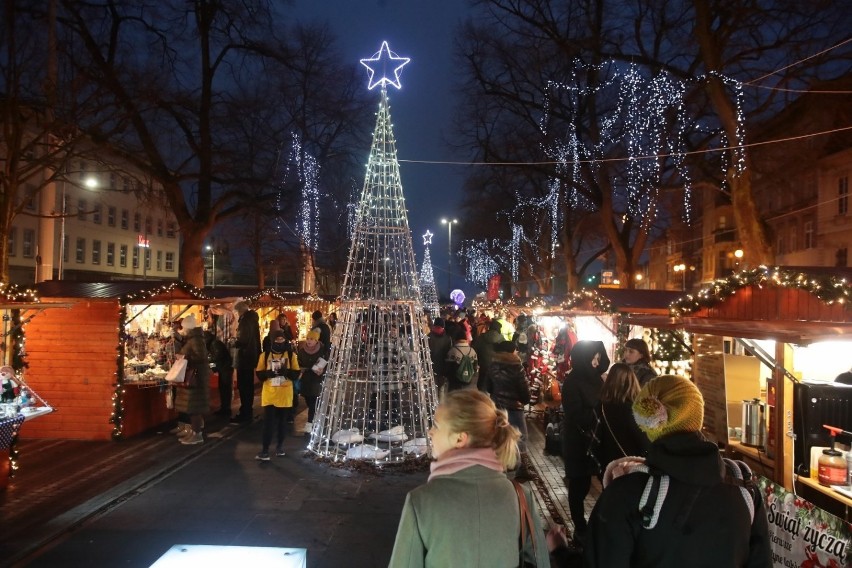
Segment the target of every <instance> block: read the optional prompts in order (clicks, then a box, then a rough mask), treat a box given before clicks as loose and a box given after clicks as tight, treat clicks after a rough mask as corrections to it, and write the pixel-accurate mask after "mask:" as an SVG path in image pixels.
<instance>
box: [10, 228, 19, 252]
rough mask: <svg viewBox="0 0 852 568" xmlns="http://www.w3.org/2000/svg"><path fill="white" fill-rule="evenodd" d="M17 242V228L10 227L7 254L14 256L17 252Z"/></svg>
mask: <svg viewBox="0 0 852 568" xmlns="http://www.w3.org/2000/svg"><path fill="white" fill-rule="evenodd" d="M17 244H18V228H17V227H12V228H11V229H9V242H8V247H9V256H15V255H17V254H18V252H17V249H18V247H17Z"/></svg>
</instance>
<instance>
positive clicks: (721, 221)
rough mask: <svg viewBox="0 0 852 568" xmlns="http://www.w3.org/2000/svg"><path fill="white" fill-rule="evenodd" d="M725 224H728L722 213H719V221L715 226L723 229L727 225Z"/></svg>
mask: <svg viewBox="0 0 852 568" xmlns="http://www.w3.org/2000/svg"><path fill="white" fill-rule="evenodd" d="M727 225H728V220H727V219H725V216H724V215H720V216H719V223H718V225H716V228H717V229H719V230H720V231H721V230H724V229H725V228H726V227H727Z"/></svg>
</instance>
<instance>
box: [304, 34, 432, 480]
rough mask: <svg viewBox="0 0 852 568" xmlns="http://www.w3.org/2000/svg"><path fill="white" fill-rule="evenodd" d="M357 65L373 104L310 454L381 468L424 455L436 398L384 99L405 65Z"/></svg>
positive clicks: (385, 58)
mask: <svg viewBox="0 0 852 568" xmlns="http://www.w3.org/2000/svg"><path fill="white" fill-rule="evenodd" d="M361 63H362V64H363V65H364V66H365V67H367V69H368V71H369V74H370V82H369V87H370V88H371V89H372V88H373V87H376V86H379V87H380V95H381V99H380V101H379V111H378V114H377V117H376V127H375V130H374V132H373V143H372V147H371V149H370V157H369V161H368V163H367V173H366V176H365V180H364V188H363V191H362V193H361V200H360V202H359V204H358V209H357V217H356V223H355V228H354V231H353V235H352V245H351V248H350V251H349V260H348V264H347V270H346V275H345V277H344V282H343V288H342V292H341V296H340V300H339V305H338V309H337V312H338V321H337V326H336V328H335V332H334V335H333V339H332V345H331V353H330V357H329V362H328V364H327V366H326V367H325V372H324V380H323V386H322V392H321V395H320V399H319V401H318V404H317V411H316V416H315V418H314V422H313V425H312V431H311V436H310V442H309V444H308V449H309V450H311V451H312V452H314V453H316V454H318V455H319V456H322V457H325V458H328V459H331V460H334V461H343V460H348V459H358V460H366V461H370V462H373V463H375V464H382V463H391V462H399V461H403V460H404V459H405V457H406V455H424V454H427V453H428V452H429V450H430V444H429V439H428V430H429V428H430V426H431V424H432V418H433V415H434V410H435V405H436V392H435V383H434V379H433V375H432V364H431V359H430V355H429V347H428V343H427V341H426V335H425V334H424V333H423V324H424V323H426V322H425V317H424V315H423V302H422V299H421V295H420V285H419V282H418V277H417V270H416V266H415V261H414V248H413V246H412V242H411V232H410V230H409V227H408V217H407V213H406V207H405V198H404V197H403V193H402V181H401V177H400V170H399V162H398V160H397V155H396V140H395V138H394V134H393V127H392V124H391V117H390V105H389V103H388V96H387V85H389V84H390V85H393V86H395V87H397V88H399V87H400V83H399V74H400V70H401V69H402V67H403V66H404V65H405V64H406V63H408V59H407V58H404V57H399V56H397V55H396V54H395V53H393V52H392V51H391V50H390V48H389V47H388V44H387V42H384V43H382V45H381V48H380V49H379V51H378V52H377V53H376V54H375V55H374V56H373V57H372V58H369V59H363V60H361ZM385 71H387V72H392V73H393V75H392V77H389V76H388V75H387V74H386V73H385Z"/></svg>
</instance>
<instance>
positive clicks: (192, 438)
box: [180, 430, 204, 446]
mask: <svg viewBox="0 0 852 568" xmlns="http://www.w3.org/2000/svg"><path fill="white" fill-rule="evenodd" d="M180 443H181V444H183V445H185V446H194V445H195V444H203V443H204V434H202V433H201V432H194V431H192V430H190V431H189V435H188V436H184V437H183V438H181V439H180Z"/></svg>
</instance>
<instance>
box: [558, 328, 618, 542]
mask: <svg viewBox="0 0 852 568" xmlns="http://www.w3.org/2000/svg"><path fill="white" fill-rule="evenodd" d="M571 365H572V367H571V371H570V372H569V373H568V374H567V375H565V380H564V381H563V382H562V411H563V415H562V454H563V458H564V460H565V478H566V479H567V482H568V510H569V511H570V512H571V519H572V521H573V522H574V529H575V532H574V539H575V541H577V543H578V544H579V543H581V541H582V539H583V535H584V534H585V532H586V517H585V507H584V501H585V499H586V495H588V494H589V489H591V486H592V476H593V475H596V474H599V473H600V472H599V471H598V470H597V464H596V463H595V462H594V460H592V459H591V457H590V456H589V442H590V437H591V435H592V430H593V429H594V426H595V424H596V422H597V420H596V419H595V408H597V406H598V403H599V402H600V397H601V389H602V388H603V374H604V373H606V370H607V369H608V368H609V357H608V356H607V353H606V348H605V347H604V344H603V342H602V341H588V340H586V341H578V342H577V343H576V344H574V346H573V347H572V349H571Z"/></svg>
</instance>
